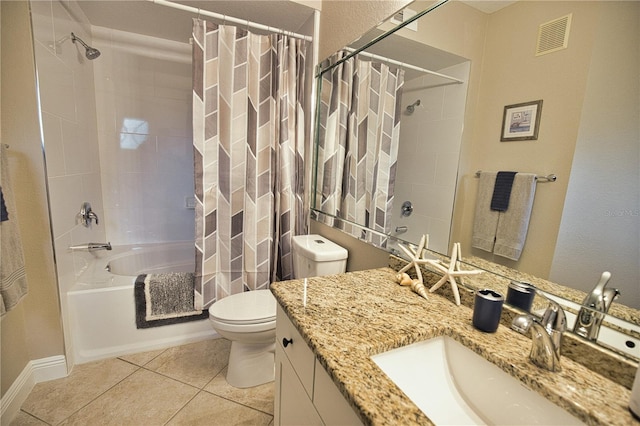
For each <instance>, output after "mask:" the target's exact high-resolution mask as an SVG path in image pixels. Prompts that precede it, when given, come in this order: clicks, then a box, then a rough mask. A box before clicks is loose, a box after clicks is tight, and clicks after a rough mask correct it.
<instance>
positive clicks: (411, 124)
mask: <svg viewBox="0 0 640 426" xmlns="http://www.w3.org/2000/svg"><path fill="white" fill-rule="evenodd" d="M469 66H470V64H469V62H465V63H462V64H458V65H454V66H451V67H449V68H445V69H443V70H439V72H441V73H443V74H447V75H450V76H452V77H456V78H458V79H460V80H463V81H467V80H468V79H469ZM442 81H443V80H442V79H438V78H436V77H432V76H429V75H424V76H421V77H418V78H415V79H412V80H411V81H407V82H405V85H404V91H403V94H402V104H403V107H406V106H407V105H410V104H412V103H414V102H415V101H416V100H418V99H420V105H419V106H417V107H416V108H415V112H414V113H413V114H407V111H406V109H404V110H403V112H402V114H403V115H402V121H401V128H400V148H399V150H398V171H397V175H396V186H395V196H394V203H393V205H394V210H393V213H392V214H393V216H392V228H393V229H392V230H391V231H392V234H393V235H398V237H399V238H403V239H407V240H408V241H419V240H420V238H421V236H422V234H429V248H430V249H432V250H435V251H437V252H440V253H448V252H449V233H450V227H451V217H452V214H453V201H454V196H455V190H456V180H457V172H458V160H459V157H460V144H461V141H462V130H463V125H464V112H465V105H466V100H467V83H464V84H452V85H446V86H442V85H441V84H442ZM407 200H408V201H411V203H412V204H413V213H412V215H411V216H409V217H402V216H401V215H400V206H401V205H402V203H403V202H404V201H407ZM396 226H406V227H407V229H408V231H407V232H406V233H404V234H402V233H401V234H395V233H394V232H393V231H394V229H395V227H396Z"/></svg>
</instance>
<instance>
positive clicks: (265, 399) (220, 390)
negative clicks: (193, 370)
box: [204, 368, 275, 415]
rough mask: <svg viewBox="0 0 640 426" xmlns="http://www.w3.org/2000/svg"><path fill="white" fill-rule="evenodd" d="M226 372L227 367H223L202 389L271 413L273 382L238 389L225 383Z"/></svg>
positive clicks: (273, 391)
mask: <svg viewBox="0 0 640 426" xmlns="http://www.w3.org/2000/svg"><path fill="white" fill-rule="evenodd" d="M226 374H227V369H226V368H225V369H224V370H223V371H222V372H220V374H218V375H217V376H216V377H214V378H213V380H211V381H210V382H209V383H208V384H207V386H205V388H204V390H205V391H207V392H210V393H212V394H214V395H218V396H221V397H223V398H227V399H231V400H233V401H237V402H239V403H241V404H244V405H248V406H249V407H251V408H255V409H256V410H260V411H263V412H265V413H268V414H271V415H273V399H274V393H275V382H269V383H265V384H264V385H260V386H255V387H252V388H246V389H238V388H234V387H233V386H231V385H230V384H229V383H227V380H226V379H225V376H226Z"/></svg>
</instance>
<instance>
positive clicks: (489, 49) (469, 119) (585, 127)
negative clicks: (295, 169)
mask: <svg viewBox="0 0 640 426" xmlns="http://www.w3.org/2000/svg"><path fill="white" fill-rule="evenodd" d="M496 3H497V2H483V1H472V2H471V1H470V2H463V1H450V2H448V3H446V4H444V5H442V6H440V7H438V8H437V9H436V10H433V11H431V12H429V13H428V14H426V15H425V16H423V17H421V18H420V19H419V20H417V21H416V22H417V26H418V28H417V30H416V31H414V30H412V29H409V28H403V29H401V30H399V31H397V32H396V33H394V34H393V35H390V36H387V37H386V38H384V39H383V40H381V41H378V42H376V43H375V44H373V45H372V46H368V47H367V48H366V49H365V51H364V53H372V54H376V55H378V56H381V57H386V58H390V59H392V60H395V61H397V62H400V63H403V64H411V65H415V66H417V67H420V68H426V69H431V70H433V71H436V72H441V73H443V74H447V72H453V74H455V75H453V77H458V76H461V78H459V79H460V80H462V81H463V82H464V83H462V84H448V83H445V81H447V80H446V79H445V80H443V79H438V78H437V77H436V76H433V75H430V76H426V75H425V74H424V73H423V74H416V73H415V72H414V71H413V70H406V71H405V74H404V83H405V87H404V89H405V90H404V91H403V93H402V100H401V103H399V105H400V107H399V108H398V110H399V111H401V114H402V115H401V117H400V120H399V122H400V132H399V133H400V138H402V134H403V132H404V133H407V134H411V133H412V132H413V134H414V144H415V145H414V148H413V149H414V150H413V151H412V155H404V156H405V157H409V159H410V160H413V161H414V162H413V163H410V164H403V163H401V160H402V159H403V154H402V152H401V149H402V146H403V145H402V144H403V140H400V147H399V148H398V162H397V164H396V166H395V169H396V170H397V175H396V176H397V178H396V181H395V188H394V190H395V194H394V196H393V202H392V206H391V215H390V217H391V219H390V220H388V221H387V222H385V223H384V228H383V229H381V228H376V227H375V226H374V225H372V224H373V223H375V222H370V223H367V222H361V221H360V220H359V219H358V218H357V217H356V216H352V217H347V220H346V221H344V222H343V223H346V224H347V226H346V227H349V226H352V225H350V223H354V224H358V225H361V226H365V227H367V228H370V229H374V230H375V231H376V232H374V234H376V235H379V234H385V235H386V236H388V237H391V238H389V239H388V240H387V239H385V238H384V237H382V236H381V237H379V238H378V240H377V242H376V241H372V242H373V243H374V244H376V243H377V244H379V245H380V244H381V245H385V246H386V248H387V249H389V250H393V242H394V241H395V240H396V239H397V240H398V241H404V242H410V243H413V244H417V243H418V240H419V238H420V237H421V235H422V234H425V233H428V234H429V235H430V238H431V241H430V245H429V248H430V249H432V250H434V251H437V252H440V253H443V254H446V253H447V252H448V251H449V249H450V247H451V245H452V244H453V243H454V242H458V241H459V242H461V244H462V249H463V257H464V259H465V260H466V261H467V262H469V263H471V264H479V265H482V267H483V268H486V269H492V270H493V271H494V272H498V273H503V272H504V268H502V266H506V267H508V268H510V269H513V270H517V271H521V272H524V273H528V274H531V275H534V276H536V277H540V278H542V279H548V280H550V281H553V282H557V283H560V284H562V285H565V286H567V287H570V288H573V289H577V290H579V291H575V292H572V293H574V294H575V296H573V300H572V301H573V302H575V303H578V304H580V303H582V299H583V298H584V295H585V293H588V292H590V291H591V289H592V288H593V287H594V286H595V284H596V283H597V282H598V280H599V278H600V274H601V273H602V272H603V271H604V270H609V271H611V273H612V279H611V282H610V284H609V285H610V286H614V287H617V288H619V289H620V291H621V293H622V295H621V296H620V297H619V298H618V299H617V300H616V303H614V304H613V306H612V308H611V310H610V314H612V315H616V316H620V317H621V318H623V319H626V320H629V321H633V322H635V323H636V324H637V325H640V319H639V318H640V317H639V315H638V311H637V309H639V308H640V289H638V282H640V278H639V277H638V273H639V271H640V267H639V265H638V263H639V261H640V260H639V259H640V253H639V250H640V244H639V241H640V231H639V226H640V225H639V221H638V217H639V214H640V213H639V212H640V210H639V197H640V190H639V185H640V176H639V170H640V164H639V159H640V155H639V140H640V129H639V126H638V116H639V102H638V99H640V97H639V96H640V95H639V93H640V92H639V89H638V79H637V76H638V75H639V64H640V61H639V58H638V56H639V51H638V48H637V46H638V45H639V44H640V40H639V37H640V35H639V34H638V32H637V26H636V25H637V20H638V16H639V14H640V7H639V6H640V4H638V3H637V2H623V1H621V2H618V1H612V2H610V1H602V2H590V1H568V2H562V1H561V2H552V3H549V2H537V1H525V0H521V1H517V2H500V3H499V4H500V5H501V6H503V7H502V8H501V9H499V10H491V9H485V10H484V11H483V10H480V9H482V8H483V7H484V6H487V7H488V6H493V5H495V4H496ZM423 4H424V5H426V4H427V3H422V2H415V3H413V4H411V5H410V6H409V7H408V9H411V10H413V11H414V12H418V11H420V10H422V9H421V5H423ZM408 14H409V15H410V14H411V13H408ZM567 16H569V19H568V20H567V21H568V24H567V25H566V26H567V30H566V31H567V32H568V46H567V47H566V48H562V42H563V41H564V39H563V38H562V37H561V40H560V46H559V48H558V49H557V50H555V47H552V48H550V49H547V50H550V52H548V53H544V54H541V55H536V40H537V37H538V29H539V27H540V25H541V24H546V23H549V22H550V21H553V20H555V19H556V18H563V17H567ZM395 18H396V19H402V18H400V17H398V16H397V15H396V17H395ZM396 22H397V21H396ZM395 25H396V24H395V23H391V22H387V23H384V24H382V25H381V26H380V27H378V28H375V29H373V30H371V31H370V32H369V33H367V34H365V35H364V36H362V37H361V38H360V39H358V40H357V41H356V42H354V43H353V44H352V45H351V46H350V48H352V49H357V48H359V47H362V46H366V45H367V44H368V43H369V42H370V41H371V40H374V39H375V38H376V37H379V36H380V35H381V34H383V33H384V32H385V31H388V30H389V29H391V28H393V27H394V26H395ZM613 29H615V30H616V31H612V30H613ZM607 30H608V31H607ZM563 34H564V33H563ZM551 50H552V51H551ZM363 56H364V55H363ZM614 65H615V66H614ZM390 66H391V67H393V65H390ZM325 67H326V64H325ZM455 67H458V68H461V69H462V73H458V72H460V70H459V69H458V70H456V69H453V70H452V68H455ZM465 67H466V71H467V73H468V75H466V76H465V75H464V68H465ZM456 73H458V74H456ZM325 74H326V73H325ZM416 79H421V81H419V82H416ZM448 81H449V82H450V81H451V80H448ZM326 83H327V82H326V81H324V80H323V81H322V83H321V84H322V86H321V89H320V91H319V93H321V96H322V93H323V92H324V91H325V90H327V84H326ZM423 89H424V90H427V89H428V90H430V91H432V92H435V93H437V96H440V97H439V98H437V100H433V98H432V97H430V98H427V97H426V95H424V94H423V93H422V92H420V90H423ZM460 98H462V99H463V100H464V101H466V102H464V106H463V107H462V111H461V110H460V107H459V105H458V109H457V110H455V111H453V110H452V109H451V108H452V105H453V104H455V101H456V100H460ZM540 99H542V100H543V105H542V110H541V122H540V128H539V135H538V138H537V140H525V141H505V142H502V141H501V140H500V134H501V130H502V118H503V112H504V108H505V106H507V105H514V104H519V103H523V102H530V101H536V100H540ZM418 100H420V103H419V104H417V103H416V101H418ZM438 103H439V104H440V106H441V109H440V110H437V109H436V106H437V105H436V104H438ZM410 106H411V107H412V108H411V109H412V113H411V112H410V111H409V109H410V108H408V107H410ZM460 114H461V115H462V118H460ZM320 115H322V112H321V114H320ZM433 115H439V117H440V118H443V117H444V118H445V119H450V120H449V121H450V123H449V124H451V127H444V126H443V125H441V124H442V123H441V124H434V121H433V117H432V116H433ZM456 120H458V121H456ZM320 124H321V126H322V125H323V124H322V123H320ZM407 129H408V130H407ZM326 130H327V128H324V129H323V128H321V129H320V131H319V132H318V138H319V143H318V144H317V151H318V155H319V156H320V158H321V159H320V161H319V164H321V165H323V164H324V161H323V157H322V156H323V155H324V150H325V148H327V146H326V145H325V143H326V142H327V141H325V140H324V139H323V135H324V133H326ZM427 130H428V131H430V132H432V133H427ZM427 139H435V140H440V141H442V140H445V141H446V146H447V147H448V148H451V143H452V141H455V142H457V143H459V150H458V152H459V157H458V158H455V160H457V161H456V162H455V166H451V163H446V162H443V163H444V164H447V167H446V171H448V172H451V170H452V168H453V170H455V173H453V179H454V184H453V187H452V188H451V187H449V188H447V189H446V191H443V192H442V193H437V192H435V189H434V188H436V187H438V186H446V185H438V184H441V183H442V181H441V180H438V179H441V178H442V179H444V177H443V176H444V175H446V174H447V173H445V172H442V170H440V169H438V168H437V164H436V165H435V166H434V165H433V164H430V163H429V161H428V159H431V160H433V159H434V158H435V157H436V154H427V157H428V159H425V158H424V157H418V156H417V153H418V152H420V153H423V152H422V151H426V149H425V144H426V142H425V140H427ZM327 140H328V139H327ZM334 142H335V141H334ZM418 143H419V144H420V145H418ZM443 145H445V144H444V143H441V144H440V145H438V146H437V147H436V148H438V147H439V148H440V149H441V148H442V146H443ZM326 151H327V152H331V149H329V148H327V149H326ZM455 156H456V155H455V153H454V152H452V153H450V155H449V157H455ZM434 167H435V168H434ZM408 170H410V171H412V172H413V174H412V175H410V177H402V176H403V175H402V172H405V171H408ZM480 170H483V171H498V170H518V171H522V172H530V173H535V174H537V175H540V176H546V175H549V174H555V175H556V176H557V180H556V181H555V182H545V183H543V182H542V181H539V183H537V184H536V193H535V201H534V205H533V209H532V212H531V218H530V222H529V230H528V233H527V238H526V243H525V246H524V250H523V253H522V256H521V257H520V259H519V260H518V261H513V260H509V259H506V258H504V257H501V256H497V255H495V254H493V253H488V252H485V251H483V250H479V249H475V248H472V247H471V235H472V232H473V229H472V224H473V218H474V210H475V204H476V194H477V191H478V181H479V179H478V178H477V177H476V172H477V171H480ZM440 172H442V173H440ZM387 173H388V170H387ZM449 174H451V173H449ZM324 176H325V173H324V170H323V168H322V167H317V169H316V179H317V185H316V190H317V191H316V197H315V201H314V202H315V204H314V205H313V207H314V210H315V211H317V212H323V213H327V215H325V216H328V217H331V216H332V215H336V216H339V214H336V211H335V209H334V210H327V205H326V203H325V201H326V199H323V195H322V191H323V190H324V189H325V188H322V184H323V178H324ZM449 177H450V176H449ZM401 179H402V181H401ZM409 182H413V184H414V187H412V188H408V187H409V186H410V184H409ZM430 185H431V186H430ZM447 191H448V192H447ZM325 198H326V197H325ZM405 201H410V202H411V203H412V212H411V215H410V216H402V212H403V207H402V206H403V204H404V202H405ZM449 205H450V208H449ZM445 207H447V208H446V209H445ZM406 210H407V208H406V207H405V211H406ZM429 210H433V211H435V213H434V214H433V215H431V216H430V215H429V214H427V212H428V211H429ZM442 210H446V212H445V213H442ZM437 214H441V216H437ZM372 215H373V212H368V213H367V214H365V215H364V216H365V217H367V218H368V219H369V220H370V218H371V216H372ZM442 217H445V218H446V220H445V221H443V220H442ZM394 220H395V222H394ZM329 224H330V225H333V222H331V221H330V223H329ZM340 226H342V227H343V228H345V225H340ZM404 227H406V231H405V228H404ZM354 228H359V227H357V226H355V227H354ZM347 231H350V229H347ZM350 233H351V234H352V235H353V234H354V233H353V232H350ZM492 265H495V268H493V267H492ZM620 305H626V306H627V307H630V308H633V309H628V308H627V307H624V306H620ZM629 312H631V314H630V315H628V314H629Z"/></svg>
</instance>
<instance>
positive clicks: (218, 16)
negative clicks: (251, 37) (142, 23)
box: [147, 0, 313, 41]
mask: <svg viewBox="0 0 640 426" xmlns="http://www.w3.org/2000/svg"><path fill="white" fill-rule="evenodd" d="M147 1H149V2H151V3H154V4H158V5H160V6H167V7H171V8H173V9H179V10H184V11H186V12H191V13H194V14H197V15H198V16H200V15H202V16H208V17H210V18H215V19H220V20H222V21H223V22H231V23H234V24H238V25H245V26H247V27H251V28H253V29H256V30H263V31H269V32H271V33H280V34H285V35H288V36H290V37H294V38H299V39H302V40H305V41H313V37H311V36H308V35H304V34H297V33H294V32H292V31H286V30H283V29H280V28H275V27H270V26H268V25H262V24H258V23H256V22H251V21H248V20H246V19H238V18H234V17H232V16H226V15H222V14H220V13H215V12H210V11H208V10H204V9H200V8H197V7H192V6H186V5H183V4H179V3H173V2H170V1H167V0H147Z"/></svg>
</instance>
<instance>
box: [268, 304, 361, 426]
mask: <svg viewBox="0 0 640 426" xmlns="http://www.w3.org/2000/svg"><path fill="white" fill-rule="evenodd" d="M274 420H275V424H276V425H336V424H340V425H361V424H362V422H361V421H360V419H359V418H358V416H357V414H356V413H355V411H353V409H352V408H351V406H350V405H349V403H348V402H347V401H346V400H345V399H344V397H343V396H342V394H341V393H340V391H339V390H338V388H337V387H336V385H335V384H334V383H333V381H332V380H331V377H329V374H327V372H326V371H325V370H324V368H323V367H322V365H320V363H319V362H318V360H316V358H315V356H314V355H313V352H312V351H311V349H310V348H309V347H308V346H307V344H306V342H305V341H304V340H303V339H302V336H300V333H298V330H296V328H295V326H294V325H293V324H292V323H291V321H290V320H289V317H287V314H285V312H284V311H283V310H282V308H281V307H280V306H279V305H278V311H277V316H276V394H275V410H274Z"/></svg>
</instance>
